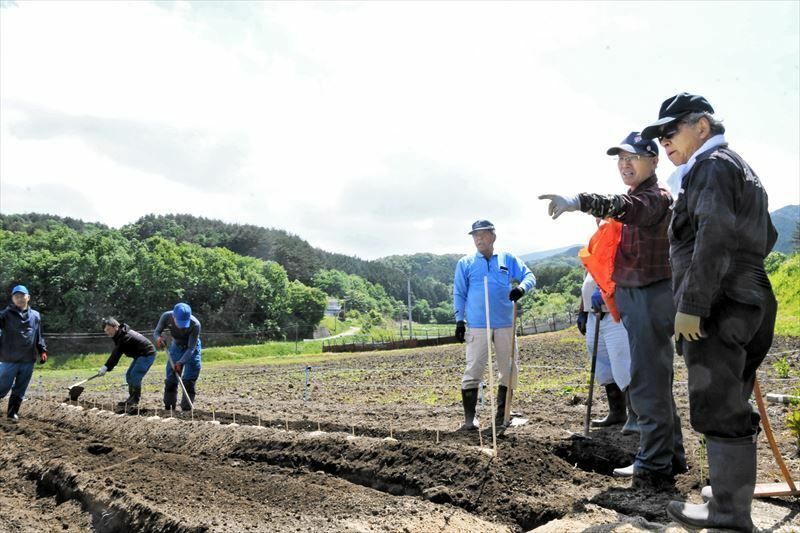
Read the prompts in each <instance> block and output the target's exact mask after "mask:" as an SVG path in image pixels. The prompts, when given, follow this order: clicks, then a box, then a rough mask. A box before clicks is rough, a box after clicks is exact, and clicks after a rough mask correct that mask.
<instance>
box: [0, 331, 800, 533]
mask: <svg viewBox="0 0 800 533" xmlns="http://www.w3.org/2000/svg"><path fill="white" fill-rule="evenodd" d="M581 342H582V338H580V337H577V336H576V335H574V334H573V333H570V332H560V333H555V334H547V335H540V336H536V337H527V338H523V339H522V341H521V350H522V363H523V371H522V376H521V379H522V383H523V386H522V387H521V389H520V391H519V394H518V397H517V398H516V399H515V402H516V403H515V408H516V409H519V410H521V411H523V412H524V413H525V415H526V416H527V417H528V418H529V419H530V422H529V423H528V424H525V425H523V426H520V427H517V428H513V429H512V430H509V432H508V434H507V436H505V437H503V438H501V439H499V440H498V456H497V457H490V456H489V455H488V454H486V453H485V452H484V451H483V450H481V448H480V444H481V441H480V439H479V437H478V435H475V434H472V435H463V434H459V433H455V432H453V431H452V430H453V429H454V428H455V427H457V426H458V424H459V421H460V417H461V408H460V405H459V403H458V377H459V375H460V372H461V368H460V365H461V360H462V358H463V347H461V346H451V347H437V348H427V349H419V350H408V351H404V352H397V353H390V354H387V353H385V352H381V353H375V354H367V355H365V356H356V357H353V358H352V359H347V360H342V361H337V362H335V363H334V362H331V363H327V364H321V365H318V366H317V367H315V368H313V369H312V379H311V386H310V387H309V390H307V391H306V390H305V388H304V380H305V376H304V372H303V370H302V369H303V368H304V367H303V366H302V365H298V364H297V363H292V364H290V365H287V366H285V367H270V368H260V367H250V368H247V367H240V366H238V367H231V368H220V367H215V368H213V369H208V370H207V371H204V374H203V376H202V379H201V381H199V382H198V389H199V397H198V401H197V407H198V409H197V411H195V413H194V416H190V415H188V414H187V413H175V414H174V417H173V418H170V414H169V413H164V412H163V410H159V411H158V412H157V413H156V411H155V409H154V408H155V407H156V406H157V405H158V404H159V399H160V390H159V389H160V387H159V386H158V385H157V383H156V380H157V379H158V377H160V373H158V374H154V373H153V372H151V376H148V380H147V385H146V387H145V401H144V404H143V405H144V407H145V409H144V410H142V411H140V412H139V413H138V415H137V413H135V412H132V413H130V414H124V415H123V414H121V413H114V412H112V411H111V410H110V406H111V405H112V402H113V401H115V400H117V399H119V395H118V394H117V395H114V394H111V393H108V392H102V393H101V392H97V391H92V390H87V391H86V392H85V393H84V395H83V396H82V397H81V399H82V400H85V401H87V402H88V403H84V404H83V405H80V406H70V405H66V404H62V403H61V401H60V400H61V399H62V398H60V397H59V395H61V396H63V390H64V389H63V388H62V387H64V386H65V384H64V383H61V382H60V381H51V380H45V382H44V384H43V390H39V391H37V390H32V391H31V399H30V400H29V401H26V402H25V403H24V404H23V408H22V415H23V417H24V418H23V420H22V421H21V422H20V423H18V424H12V423H10V422H6V421H5V420H4V419H3V420H2V422H0V472H2V473H3V475H2V476H0V509H2V513H1V514H0V531H55V530H65V531H86V530H93V531H132V530H136V531H459V532H461V531H530V530H538V531H550V532H554V531H577V530H586V529H591V531H614V530H619V531H670V530H674V531H679V529H675V528H671V527H670V524H669V523H668V521H667V520H666V515H665V512H664V507H665V505H666V503H667V502H668V501H669V500H670V499H674V498H682V497H684V496H686V495H688V496H690V497H692V498H695V499H697V498H698V497H699V489H700V487H701V486H702V483H703V476H704V475H705V474H704V468H705V467H704V465H702V462H701V461H700V460H699V445H698V440H697V436H696V435H695V434H694V433H692V432H691V430H690V429H689V427H688V416H687V413H686V408H687V405H686V400H685V392H686V391H685V386H682V385H680V383H679V384H678V385H677V386H676V396H677V399H678V403H679V410H680V412H681V415H682V416H683V424H684V435H685V440H686V445H687V452H688V454H689V457H690V466H691V470H690V472H689V473H688V474H686V475H684V476H681V477H680V478H679V482H678V485H677V490H676V491H675V492H674V493H649V492H646V491H632V490H630V489H629V487H628V485H629V482H627V481H625V480H620V479H616V478H614V477H612V476H611V475H610V474H611V470H612V469H613V468H615V467H617V466H621V465H625V464H628V463H629V462H630V461H631V460H632V458H633V454H634V452H635V450H636V446H637V442H638V441H637V439H636V438H635V437H624V436H622V435H620V434H619V432H618V428H611V429H607V430H599V431H595V432H593V434H592V437H593V438H592V439H590V440H586V439H574V438H569V434H568V432H567V430H568V429H573V430H580V428H581V420H582V417H583V413H584V411H585V405H584V404H583V403H582V400H583V398H584V397H585V394H584V392H583V390H582V389H581V388H579V387H578V388H576V387H575V386H574V382H576V381H577V382H580V381H581V380H583V379H585V375H586V372H585V366H586V360H585V355H584V352H583V349H584V348H583V346H582V345H581ZM781 342H783V344H779V345H777V346H776V347H775V349H774V351H776V352H778V351H780V350H797V349H798V348H800V346H797V345H796V344H792V341H781ZM793 361H794V360H793ZM556 366H557V367H558V368H553V367H556ZM677 368H678V375H677V376H676V379H677V380H679V381H680V379H681V371H680V364H679V365H678V367H677ZM763 368H764V375H763V376H761V377H760V378H761V379H762V382H763V383H764V384H768V386H765V387H764V389H765V390H764V392H765V393H766V392H773V391H774V392H783V391H784V389H787V388H790V387H791V386H792V385H790V384H789V382H786V383H784V382H773V381H770V380H771V379H773V377H772V375H771V374H770V372H771V367H770V365H768V364H767V363H765V365H764V367H763ZM794 369H795V371H798V370H800V369H798V367H797V366H795V367H794ZM793 383H794V386H795V387H796V383H797V382H796V381H794V382H793ZM779 389H780V390H779ZM51 391H61V392H60V393H58V392H51ZM786 392H789V391H786ZM304 395H305V396H307V397H308V399H307V400H306V401H304V400H303V398H304ZM92 402H97V403H98V404H99V405H100V406H101V407H103V406H104V407H105V408H103V409H97V408H93V406H92ZM488 410H489V408H488V406H484V407H482V408H481V409H480V416H481V418H482V419H483V420H488ZM604 410H605V407H604V405H603V404H602V403H601V404H598V406H597V407H596V411H597V412H598V414H602V412H604ZM785 412H786V406H782V405H772V406H770V417H771V421H772V423H773V426H774V427H775V429H776V435H777V436H778V439H779V442H780V443H781V446H782V449H783V451H784V456H785V457H787V459H788V463H789V466H790V468H791V469H792V470H793V472H795V473H796V474H797V473H798V472H800V459H798V458H797V457H792V453H793V450H792V448H793V444H792V443H791V438H790V437H789V434H788V430H787V429H786V427H785V423H784V421H783V419H784V417H785V416H784V415H785ZM156 414H157V415H158V417H156V416H154V415H156ZM234 417H235V424H232V423H233V422H234ZM287 427H288V431H287ZM390 436H391V437H392V438H388V437H390ZM762 444H763V445H761V446H760V451H759V465H760V466H759V481H762V482H766V481H777V480H778V475H779V473H778V471H777V467H776V466H775V465H774V461H773V460H772V458H771V455H769V452H768V449H767V448H766V445H765V443H762ZM483 445H484V447H486V446H488V445H489V444H488V442H484V443H483ZM706 473H707V471H706ZM754 518H755V521H756V523H757V525H758V526H759V527H761V528H764V529H767V530H770V531H780V532H788V531H797V530H800V504H798V502H796V501H785V500H778V499H773V500H768V501H759V502H756V504H755V506H754ZM537 528H539V529H537Z"/></svg>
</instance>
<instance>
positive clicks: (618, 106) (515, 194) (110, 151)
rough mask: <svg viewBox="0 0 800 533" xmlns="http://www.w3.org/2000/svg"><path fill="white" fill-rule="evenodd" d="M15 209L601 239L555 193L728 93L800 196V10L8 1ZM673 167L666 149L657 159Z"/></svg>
mask: <svg viewBox="0 0 800 533" xmlns="http://www.w3.org/2000/svg"><path fill="white" fill-rule="evenodd" d="M0 6H2V7H0V212H2V213H5V214H10V213H24V212H31V211H35V212H46V213H53V214H57V215H62V216H71V217H75V218H81V219H83V220H87V221H99V222H103V223H105V224H108V225H111V226H114V227H118V226H121V225H123V224H126V223H130V222H133V221H135V220H136V219H137V218H138V217H140V216H142V215H145V214H148V213H157V214H166V213H189V214H193V215H198V216H204V217H210V218H216V219H221V220H224V221H227V222H236V223H248V224H257V225H260V226H265V227H274V228H281V229H285V230H287V231H289V232H291V233H294V234H297V235H299V236H301V237H303V238H304V239H306V240H308V241H309V242H310V243H311V244H312V245H314V246H318V247H320V248H323V249H326V250H330V251H335V252H341V253H345V254H349V255H357V256H360V257H363V258H367V259H370V258H375V257H380V256H385V255H390V254H405V253H415V252H434V253H450V252H452V253H465V252H469V251H470V250H473V248H472V243H471V239H470V238H469V237H468V236H467V235H466V232H467V231H468V230H469V226H470V224H471V223H472V222H473V221H474V220H475V219H478V218H488V219H489V220H491V221H492V222H494V224H495V225H496V226H497V228H498V242H497V247H499V248H503V249H507V250H510V251H512V252H515V253H518V254H523V253H527V252H531V251H535V250H542V249H548V248H554V247H559V246H564V245H568V244H573V243H581V242H585V241H586V240H587V239H588V237H589V236H590V234H591V232H592V231H593V229H594V223H593V220H592V219H591V217H589V216H586V215H583V214H580V213H568V214H565V215H563V216H562V217H561V218H559V219H558V221H552V220H550V218H549V217H548V216H547V213H546V203H545V202H543V201H540V200H537V199H536V197H537V196H538V195H539V194H543V193H576V192H581V191H589V192H603V193H613V192H624V190H625V189H624V186H623V185H622V182H621V180H620V178H619V175H618V173H617V170H616V164H615V162H614V160H613V159H612V158H611V157H609V156H607V155H605V151H606V149H607V148H608V147H610V146H612V145H614V144H617V143H618V142H619V141H620V140H621V139H622V138H623V137H624V136H625V135H626V134H627V133H628V132H630V131H631V130H640V129H642V127H643V126H645V125H647V124H649V123H650V122H653V121H654V120H655V119H656V118H657V115H658V108H659V106H660V104H661V102H662V101H663V100H664V99H666V98H667V97H669V96H671V95H673V94H675V93H677V92H681V91H689V92H692V93H697V94H702V95H704V96H706V97H707V98H708V99H709V101H710V102H711V104H712V105H713V106H714V107H715V109H716V115H717V116H718V117H720V118H722V119H723V120H724V123H725V125H726V127H727V128H728V132H727V133H726V136H727V138H728V140H729V142H730V143H731V147H732V148H733V149H734V150H736V151H738V152H739V153H740V154H741V155H742V156H743V157H744V158H745V159H746V160H747V161H748V162H749V163H750V164H751V166H752V167H753V168H754V169H755V171H756V173H757V174H758V175H759V176H760V177H761V179H762V181H763V183H764V185H765V187H766V189H767V191H768V193H769V196H770V209H771V210H774V209H777V208H779V207H782V206H784V205H787V204H797V203H800V70H799V64H800V9H799V7H798V6H800V2H796V1H791V2H763V1H760V2H752V3H751V2H730V3H723V2H708V3H703V2H691V3H689V2H664V3H654V2H642V3H637V2H620V3H600V2H586V3H583V2H559V3H549V2H530V3H526V2H508V3H498V2H492V3H481V2H454V1H453V2H441V3H436V2H373V3H337V2H323V3H301V2H285V3H282V2H269V3H267V2H253V3H247V2H235V3H234V2H226V3H213V2H197V3H192V2H155V3H151V2H143V1H136V2H119V1H114V2H69V1H61V0H59V1H57V2H44V1H36V2H20V1H18V2H8V1H5V0H2V1H0ZM672 170H673V166H672V163H670V162H669V160H668V159H667V158H666V157H663V158H662V160H661V162H660V164H659V169H658V173H659V176H660V178H662V179H663V180H664V181H666V178H667V177H668V176H669V174H670V173H671V172H672Z"/></svg>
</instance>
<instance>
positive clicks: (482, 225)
mask: <svg viewBox="0 0 800 533" xmlns="http://www.w3.org/2000/svg"><path fill="white" fill-rule="evenodd" d="M482 229H488V230H492V231H494V224H492V223H491V222H489V221H488V220H476V221H475V222H473V223H472V231H470V232H469V234H470V235H472V234H473V233H475V232H476V231H480V230H482Z"/></svg>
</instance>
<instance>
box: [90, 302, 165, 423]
mask: <svg viewBox="0 0 800 533" xmlns="http://www.w3.org/2000/svg"><path fill="white" fill-rule="evenodd" d="M103 331H105V333H106V335H108V336H109V337H111V340H113V341H114V349H113V350H112V351H111V355H110V356H109V357H108V360H106V363H105V364H104V365H103V366H101V367H100V370H98V371H97V373H98V374H99V375H101V376H104V375H105V374H106V372H111V371H112V370H114V367H115V366H117V363H119V359H120V357H122V354H125V355H126V356H128V357H131V358H133V361H131V365H130V366H129V367H128V371H127V372H126V373H125V381H126V382H127V383H128V399H127V400H125V401H124V402H120V403H119V404H118V407H122V408H127V407H129V406H134V405H138V404H139V400H140V399H141V397H142V380H143V379H144V376H145V374H147V371H148V370H150V367H151V366H153V362H154V361H155V360H156V347H155V346H153V343H152V342H150V340H148V339H147V337H145V336H144V335H142V334H141V333H139V332H138V331H134V330H132V329H131V328H130V326H128V324H120V323H119V321H117V319H116V318H113V317H109V318H105V319H103Z"/></svg>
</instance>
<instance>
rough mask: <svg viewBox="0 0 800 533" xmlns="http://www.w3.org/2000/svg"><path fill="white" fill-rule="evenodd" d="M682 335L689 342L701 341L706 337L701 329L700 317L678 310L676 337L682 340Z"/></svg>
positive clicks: (676, 315)
mask: <svg viewBox="0 0 800 533" xmlns="http://www.w3.org/2000/svg"><path fill="white" fill-rule="evenodd" d="M681 336H682V337H683V338H684V339H686V340H687V341H688V342H693V341H699V340H700V339H701V338H704V337H705V334H704V333H703V332H702V331H701V330H700V317H699V316H695V315H687V314H686V313H681V312H680V311H678V312H677V313H676V314H675V339H676V340H678V341H679V340H681Z"/></svg>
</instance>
